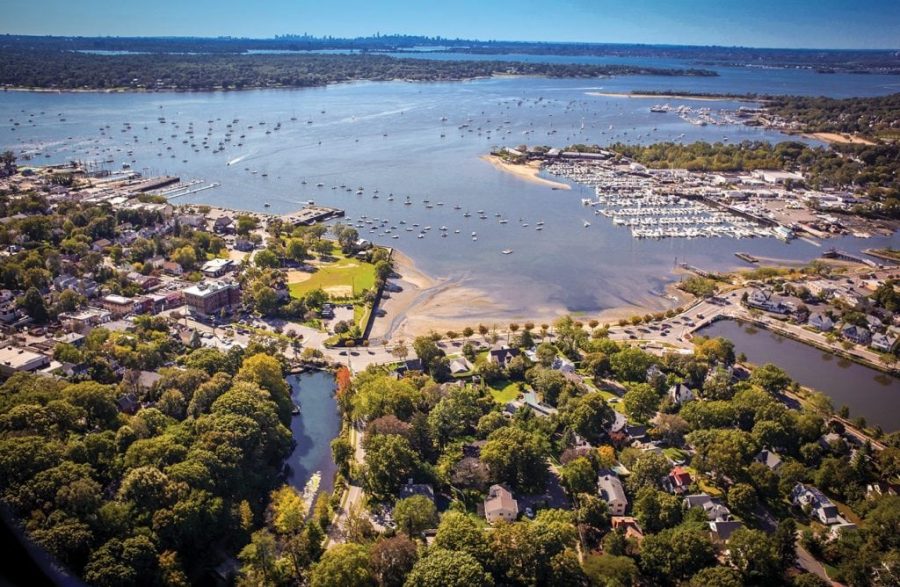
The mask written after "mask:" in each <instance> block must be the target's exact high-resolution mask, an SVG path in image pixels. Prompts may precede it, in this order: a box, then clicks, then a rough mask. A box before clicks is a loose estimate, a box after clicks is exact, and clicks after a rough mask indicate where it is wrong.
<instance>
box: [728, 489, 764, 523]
mask: <svg viewBox="0 0 900 587" xmlns="http://www.w3.org/2000/svg"><path fill="white" fill-rule="evenodd" d="M757 503H758V499H757V497H756V490H755V489H754V488H753V486H752V485H749V484H747V483H735V484H734V485H732V486H731V487H730V488H729V489H728V507H730V508H731V509H732V510H734V512H735V513H737V514H738V515H739V516H742V517H747V516H749V515H751V514H752V513H753V510H754V509H756V504H757Z"/></svg>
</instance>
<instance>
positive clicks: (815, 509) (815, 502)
mask: <svg viewBox="0 0 900 587" xmlns="http://www.w3.org/2000/svg"><path fill="white" fill-rule="evenodd" d="M791 503H793V504H794V505H796V506H800V507H809V508H810V515H811V516H813V517H815V518H816V519H818V520H819V521H820V522H822V523H823V524H826V525H831V524H837V523H838V522H839V521H840V516H839V515H838V509H837V506H836V505H834V504H833V503H832V502H831V500H830V499H828V498H827V497H825V494H824V493H822V492H821V491H819V490H818V489H817V488H815V487H812V486H808V485H804V484H802V483H797V484H796V485H795V486H794V490H793V491H791Z"/></svg>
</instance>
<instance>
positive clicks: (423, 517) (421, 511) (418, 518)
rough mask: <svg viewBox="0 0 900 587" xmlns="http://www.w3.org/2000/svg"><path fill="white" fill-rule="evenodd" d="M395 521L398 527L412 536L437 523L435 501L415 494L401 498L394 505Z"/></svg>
mask: <svg viewBox="0 0 900 587" xmlns="http://www.w3.org/2000/svg"><path fill="white" fill-rule="evenodd" d="M394 521H395V522H396V523H397V528H398V529H400V530H401V531H402V532H404V533H406V535H407V536H409V537H410V538H412V537H413V536H418V535H419V534H421V533H422V532H424V531H425V530H427V529H429V528H434V526H435V524H437V510H436V509H435V507H434V502H432V501H431V500H430V499H428V498H427V497H425V496H424V495H413V496H411V497H407V498H406V499H401V500H400V501H398V502H397V505H396V506H394Z"/></svg>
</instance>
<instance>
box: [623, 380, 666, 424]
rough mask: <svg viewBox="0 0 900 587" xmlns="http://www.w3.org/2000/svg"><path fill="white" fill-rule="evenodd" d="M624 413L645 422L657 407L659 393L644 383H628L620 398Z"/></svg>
mask: <svg viewBox="0 0 900 587" xmlns="http://www.w3.org/2000/svg"><path fill="white" fill-rule="evenodd" d="M622 402H623V403H624V404H625V413H626V414H627V415H628V417H629V418H631V419H633V420H636V421H638V422H646V421H647V420H649V419H650V418H652V417H653V415H654V414H656V410H657V408H658V407H659V395H658V394H657V393H656V390H655V389H653V388H652V387H650V385H648V384H646V383H633V384H629V385H628V391H627V392H626V393H625V396H624V397H623V398H622Z"/></svg>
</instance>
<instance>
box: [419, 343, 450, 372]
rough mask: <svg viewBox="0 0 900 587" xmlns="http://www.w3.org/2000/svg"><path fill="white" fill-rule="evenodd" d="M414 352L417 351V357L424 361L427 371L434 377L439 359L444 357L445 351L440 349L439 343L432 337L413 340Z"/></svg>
mask: <svg viewBox="0 0 900 587" xmlns="http://www.w3.org/2000/svg"><path fill="white" fill-rule="evenodd" d="M413 350H414V351H416V356H417V357H419V360H421V361H422V365H423V366H424V367H425V370H426V371H428V372H429V373H432V375H433V371H434V370H435V368H436V367H437V365H438V361H439V359H441V358H442V357H443V356H444V351H442V350H441V349H440V347H438V345H437V343H436V342H435V341H434V339H432V338H431V337H430V336H419V337H416V339H415V340H413Z"/></svg>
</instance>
